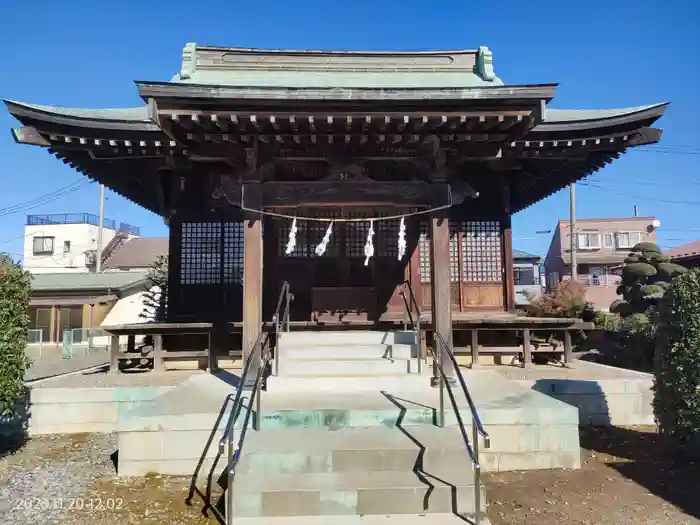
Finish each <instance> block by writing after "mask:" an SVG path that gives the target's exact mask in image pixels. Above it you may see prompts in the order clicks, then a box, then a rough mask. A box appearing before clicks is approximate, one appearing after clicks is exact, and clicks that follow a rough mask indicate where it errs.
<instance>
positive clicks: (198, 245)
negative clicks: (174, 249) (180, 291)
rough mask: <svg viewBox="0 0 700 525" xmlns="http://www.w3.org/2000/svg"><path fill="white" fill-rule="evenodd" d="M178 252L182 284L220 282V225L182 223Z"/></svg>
mask: <svg viewBox="0 0 700 525" xmlns="http://www.w3.org/2000/svg"><path fill="white" fill-rule="evenodd" d="M180 250H181V251H180V261H181V263H180V282H181V283H182V284H218V283H220V282H221V223H219V222H185V223H183V224H182V238H181V248H180Z"/></svg>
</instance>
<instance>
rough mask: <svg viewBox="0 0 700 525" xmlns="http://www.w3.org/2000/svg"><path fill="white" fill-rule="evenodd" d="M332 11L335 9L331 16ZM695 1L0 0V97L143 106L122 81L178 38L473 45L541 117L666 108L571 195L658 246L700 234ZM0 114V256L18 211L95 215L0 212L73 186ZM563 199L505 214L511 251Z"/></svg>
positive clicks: (18, 226) (12, 248) (176, 60)
mask: <svg viewBox="0 0 700 525" xmlns="http://www.w3.org/2000/svg"><path fill="white" fill-rule="evenodd" d="M334 4H335V5H334ZM699 26H700V1H699V0H674V1H668V0H666V1H662V0H639V1H637V2H623V1H621V0H605V1H601V0H589V1H588V2H565V1H563V0H558V1H554V0H539V1H536V2H525V1H522V0H501V1H498V2H496V1H493V0H491V1H489V0H482V1H473V0H462V1H460V2H456V1H446V0H443V1H440V2H416V1H411V0H404V1H386V0H385V1H383V2H377V1H375V2H368V1H364V0H363V1H360V0H356V1H354V2H335V3H334V2H328V1H323V2H320V1H298V2H274V1H273V2H250V3H248V2H233V1H229V2H224V1H211V0H199V1H198V2H191V1H188V2H185V1H182V0H180V2H177V1H175V2H169V3H168V4H167V8H165V4H162V3H159V2H136V1H132V0H120V1H119V2H89V3H86V2H78V1H77V0H69V1H67V2H52V1H48V0H43V1H41V0H37V1H34V2H11V1H10V0H0V37H1V38H2V39H3V40H4V42H3V43H4V52H3V60H2V66H1V67H0V98H8V99H13V100H20V101H23V102H30V103H36V104H48V105H58V106H68V107H91V108H100V107H125V106H134V105H138V104H140V103H141V100H140V98H139V97H138V95H137V92H136V88H135V86H134V84H133V81H134V80H168V79H170V77H171V76H172V75H173V74H174V73H175V72H177V71H178V70H179V66H180V60H181V52H182V47H183V45H184V44H185V43H186V42H197V43H199V44H207V45H223V46H239V47H272V48H316V49H444V48H468V49H473V48H476V47H478V46H480V45H487V46H489V47H490V48H491V50H492V51H493V53H494V66H495V69H496V73H497V74H498V75H499V76H500V77H501V78H502V79H503V80H504V81H505V82H507V83H512V84H526V83H533V84H534V83H545V82H558V83H560V86H559V88H558V92H557V96H556V98H555V100H554V101H553V102H552V103H551V104H550V106H551V107H555V108H609V107H629V106H637V105H644V104H651V103H656V102H661V101H665V100H670V101H671V102H672V104H671V106H670V108H669V110H668V111H667V113H666V116H665V117H664V118H663V119H662V120H661V121H660V122H659V125H660V126H662V127H663V128H664V136H663V141H662V144H663V147H661V146H659V147H658V148H655V149H654V150H653V151H646V152H632V153H628V154H627V155H624V156H623V157H622V158H621V159H620V160H618V161H617V162H616V163H615V164H613V165H612V166H609V167H607V168H605V169H604V170H602V171H601V172H599V173H598V174H597V175H595V176H594V177H592V178H591V179H590V180H589V181H588V185H579V187H578V190H577V192H578V199H577V207H578V215H579V216H580V217H605V216H625V215H631V214H632V210H633V206H634V204H637V205H638V206H639V212H640V214H642V215H655V216H656V217H658V219H659V220H660V221H661V228H660V230H659V239H660V241H659V242H660V244H661V245H663V246H664V247H670V246H674V245H678V244H683V243H684V242H690V241H693V240H695V239H699V238H700V221H699V220H697V217H698V216H699V215H700V213H699V212H700V89H699V86H700V32H699V31H698V29H697V28H698V27H699ZM15 125H16V121H15V120H14V119H12V118H11V117H10V116H9V115H8V114H7V112H6V111H5V110H4V107H3V108H1V110H0V129H1V130H2V131H1V132H0V158H1V159H2V163H0V170H2V172H1V173H2V175H1V176H2V181H3V183H4V188H3V189H4V191H2V192H0V251H9V252H11V253H12V254H13V255H14V256H15V257H17V256H19V255H20V254H21V251H22V244H23V239H22V235H23V225H24V221H25V215H26V214H27V213H67V212H90V213H97V210H98V194H99V190H98V187H97V186H96V185H90V186H87V187H86V188H84V189H82V190H80V191H78V192H75V193H72V194H70V195H67V196H65V197H63V198H61V199H58V200H56V201H54V202H51V203H48V204H45V205H43V206H41V207H37V208H35V209H32V210H30V211H23V212H21V213H13V214H6V212H3V211H2V210H5V209H6V208H8V207H10V206H16V205H17V204H20V203H23V202H26V201H30V200H31V199H34V198H36V197H39V196H42V195H45V194H47V193H49V192H51V191H53V190H57V189H59V188H61V187H63V186H65V185H67V184H70V183H72V182H74V181H78V180H80V178H81V177H82V175H80V174H78V173H77V172H74V171H73V170H71V169H70V168H69V167H67V166H65V165H63V164H62V163H60V162H59V161H57V160H56V159H55V158H54V157H52V156H50V155H48V154H47V153H46V152H45V151H42V150H41V149H39V148H35V147H29V146H21V145H16V144H15V143H14V142H13V140H12V137H11V135H10V132H9V129H10V128H11V127H12V126H15ZM105 215H106V216H107V217H109V218H113V219H116V220H117V221H122V222H128V223H131V224H136V225H140V226H141V228H142V233H143V234H144V235H165V234H166V229H165V227H164V226H163V223H162V221H161V220H160V218H158V217H156V216H154V215H152V214H151V213H149V212H146V211H144V210H142V209H140V208H139V207H137V206H136V205H134V204H132V203H130V202H128V201H125V200H124V199H122V198H121V197H119V196H117V195H114V194H110V193H109V192H108V193H107V202H106V207H105ZM567 216H568V192H567V191H563V192H559V193H558V194H556V195H554V196H552V197H550V198H548V199H546V200H544V201H542V202H539V203H537V204H535V205H534V206H532V207H531V208H529V209H528V210H526V211H524V212H521V213H519V214H518V215H516V216H515V217H514V220H513V224H514V246H515V247H516V248H519V249H522V250H526V251H530V252H534V253H540V254H544V253H545V251H546V248H547V246H548V244H549V236H548V235H541V234H540V235H538V234H536V233H535V232H536V231H539V230H549V229H553V227H554V225H555V223H556V221H557V219H559V218H566V217H567Z"/></svg>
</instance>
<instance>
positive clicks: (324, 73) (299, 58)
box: [171, 43, 503, 88]
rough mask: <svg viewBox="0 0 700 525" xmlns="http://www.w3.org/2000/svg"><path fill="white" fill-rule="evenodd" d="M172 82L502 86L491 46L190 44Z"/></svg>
mask: <svg viewBox="0 0 700 525" xmlns="http://www.w3.org/2000/svg"><path fill="white" fill-rule="evenodd" d="M171 82H176V83H186V84H199V85H203V84H208V85H218V86H236V87H284V88H312V87H315V88H324V87H338V88H417V87H420V88H450V87H451V88H460V87H461V88H464V87H484V86H502V85H503V81H502V80H501V79H500V78H498V77H497V76H496V74H495V72H494V69H493V55H492V53H491V51H490V50H489V48H487V47H480V48H479V49H477V50H456V51H322V50H291V49H251V48H235V47H211V46H199V45H197V44H195V43H188V44H186V45H185V48H184V50H183V52H182V67H181V69H180V72H179V73H178V74H176V75H175V76H174V77H173V78H172V80H171Z"/></svg>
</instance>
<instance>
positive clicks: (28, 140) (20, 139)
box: [12, 126, 51, 148]
mask: <svg viewBox="0 0 700 525" xmlns="http://www.w3.org/2000/svg"><path fill="white" fill-rule="evenodd" d="M12 138H14V139H15V142H17V143H18V144H30V145H32V146H42V147H45V148H48V147H49V146H51V142H49V141H48V140H46V139H45V138H44V137H42V136H41V133H39V132H38V131H37V130H36V128H34V127H32V126H22V127H21V128H12Z"/></svg>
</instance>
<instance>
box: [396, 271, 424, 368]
mask: <svg viewBox="0 0 700 525" xmlns="http://www.w3.org/2000/svg"><path fill="white" fill-rule="evenodd" d="M403 287H404V289H402V290H401V291H400V292H399V295H400V296H401V298H402V299H403V305H404V308H405V314H406V315H408V321H409V322H410V323H411V326H412V327H413V331H414V332H415V335H416V348H417V351H418V352H417V356H418V363H417V364H418V368H417V370H416V372H417V374H418V375H421V374H422V373H423V359H422V356H421V344H420V323H421V321H422V320H423V314H421V312H420V308H419V307H418V302H417V301H416V297H415V295H413V288H411V283H410V282H409V281H408V280H406V281H404V282H403ZM404 290H408V295H409V298H410V301H411V302H410V305H409V302H408V300H407V299H406V293H405V292H404ZM411 305H415V307H416V319H415V320H414V319H413V308H411ZM403 328H404V330H406V328H407V326H406V321H405V318H404V323H403Z"/></svg>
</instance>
